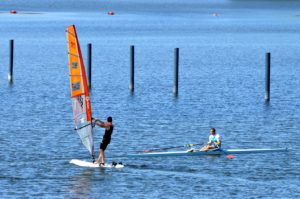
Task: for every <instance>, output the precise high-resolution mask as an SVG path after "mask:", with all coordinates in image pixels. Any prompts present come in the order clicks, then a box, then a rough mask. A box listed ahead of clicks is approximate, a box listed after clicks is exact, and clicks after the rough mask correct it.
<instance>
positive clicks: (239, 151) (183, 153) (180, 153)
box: [127, 148, 288, 157]
mask: <svg viewBox="0 0 300 199" xmlns="http://www.w3.org/2000/svg"><path fill="white" fill-rule="evenodd" d="M287 151H288V149H287V148H274V149H268V148H266V149H222V150H220V149H216V150H209V151H200V150H197V149H194V150H192V151H191V150H185V151H167V152H149V153H136V154H128V155H127V157H162V156H197V155H222V154H249V153H272V152H287Z"/></svg>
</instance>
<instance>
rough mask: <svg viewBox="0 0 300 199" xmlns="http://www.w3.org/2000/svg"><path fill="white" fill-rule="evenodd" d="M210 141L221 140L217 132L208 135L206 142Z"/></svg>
mask: <svg viewBox="0 0 300 199" xmlns="http://www.w3.org/2000/svg"><path fill="white" fill-rule="evenodd" d="M212 142H221V136H220V135H219V134H217V133H216V134H215V135H210V136H209V138H208V143H212Z"/></svg>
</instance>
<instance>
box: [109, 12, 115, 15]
mask: <svg viewBox="0 0 300 199" xmlns="http://www.w3.org/2000/svg"><path fill="white" fill-rule="evenodd" d="M107 14H108V15H114V14H115V13H114V12H113V11H109V12H108V13H107Z"/></svg>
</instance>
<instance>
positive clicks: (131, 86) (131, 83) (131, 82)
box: [129, 46, 134, 92]
mask: <svg viewBox="0 0 300 199" xmlns="http://www.w3.org/2000/svg"><path fill="white" fill-rule="evenodd" d="M129 89H130V91H131V92H134V46H130V83H129Z"/></svg>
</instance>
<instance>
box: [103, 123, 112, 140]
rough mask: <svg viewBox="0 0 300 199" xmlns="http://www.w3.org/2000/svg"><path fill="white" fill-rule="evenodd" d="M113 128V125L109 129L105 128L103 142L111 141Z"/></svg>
mask: <svg viewBox="0 0 300 199" xmlns="http://www.w3.org/2000/svg"><path fill="white" fill-rule="evenodd" d="M113 130H114V126H113V125H111V127H110V128H109V129H105V133H104V135H103V138H102V143H105V144H109V143H110V140H111V135H112V133H113Z"/></svg>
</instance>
